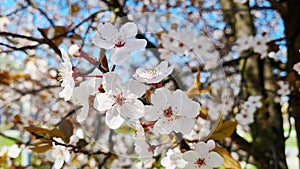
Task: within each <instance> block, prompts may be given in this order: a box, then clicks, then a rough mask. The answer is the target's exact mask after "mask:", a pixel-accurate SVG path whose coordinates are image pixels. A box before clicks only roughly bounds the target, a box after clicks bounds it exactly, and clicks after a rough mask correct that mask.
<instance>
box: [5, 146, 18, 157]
mask: <svg viewBox="0 0 300 169" xmlns="http://www.w3.org/2000/svg"><path fill="white" fill-rule="evenodd" d="M20 152H21V149H20V148H19V147H18V146H17V145H16V144H14V145H12V146H10V147H9V150H8V152H7V155H8V156H9V157H10V158H17V157H18V156H19V154H20Z"/></svg>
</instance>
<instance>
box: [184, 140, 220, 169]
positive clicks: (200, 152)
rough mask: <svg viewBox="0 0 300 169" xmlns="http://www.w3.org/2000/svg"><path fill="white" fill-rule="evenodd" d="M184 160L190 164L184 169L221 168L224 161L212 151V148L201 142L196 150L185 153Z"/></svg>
mask: <svg viewBox="0 0 300 169" xmlns="http://www.w3.org/2000/svg"><path fill="white" fill-rule="evenodd" d="M183 159H184V160H185V161H187V162H188V164H187V165H185V167H184V169H212V168H215V167H220V166H221V165H222V164H223V162H224V159H223V158H222V157H221V156H220V155H219V154H218V153H216V152H214V151H211V146H210V145H209V144H206V143H204V142H200V143H198V144H197V145H196V146H195V150H190V151H187V152H185V153H183Z"/></svg>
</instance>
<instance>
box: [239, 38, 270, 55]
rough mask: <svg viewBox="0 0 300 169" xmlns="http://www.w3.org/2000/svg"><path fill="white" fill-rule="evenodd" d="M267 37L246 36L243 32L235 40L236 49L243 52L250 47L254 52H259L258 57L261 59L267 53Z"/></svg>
mask: <svg viewBox="0 0 300 169" xmlns="http://www.w3.org/2000/svg"><path fill="white" fill-rule="evenodd" d="M269 41H270V40H269V38H268V37H267V36H266V35H264V36H262V35H256V36H254V37H253V36H248V35H246V34H243V35H242V36H241V37H240V38H239V39H237V40H236V45H237V51H238V52H243V51H245V50H248V49H250V48H252V49H253V52H254V53H258V54H260V58H261V59H263V58H265V57H266V56H267V55H268V48H269V47H268V45H267V43H268V42H269Z"/></svg>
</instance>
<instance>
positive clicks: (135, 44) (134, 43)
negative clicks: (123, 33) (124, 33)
mask: <svg viewBox="0 0 300 169" xmlns="http://www.w3.org/2000/svg"><path fill="white" fill-rule="evenodd" d="M146 46H147V41H146V40H145V39H134V40H131V41H127V42H126V43H125V46H124V47H125V48H127V49H128V50H129V51H133V50H141V49H144V48H145V47H146Z"/></svg>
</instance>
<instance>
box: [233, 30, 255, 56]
mask: <svg viewBox="0 0 300 169" xmlns="http://www.w3.org/2000/svg"><path fill="white" fill-rule="evenodd" d="M252 41H253V36H248V35H246V34H242V36H241V37H240V38H239V39H237V41H236V44H237V51H238V52H243V51H244V50H248V49H249V48H250V47H252Z"/></svg>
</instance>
